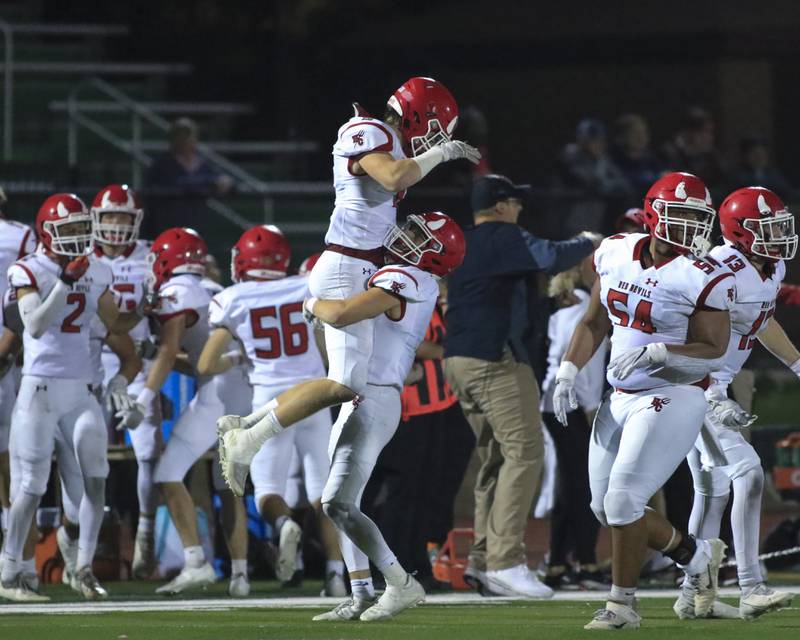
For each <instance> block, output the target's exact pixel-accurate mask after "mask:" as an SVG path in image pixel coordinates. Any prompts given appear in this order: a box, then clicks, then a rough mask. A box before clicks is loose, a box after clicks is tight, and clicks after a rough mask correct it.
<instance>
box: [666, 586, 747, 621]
mask: <svg viewBox="0 0 800 640" xmlns="http://www.w3.org/2000/svg"><path fill="white" fill-rule="evenodd" d="M694 596H695V590H694V589H693V588H692V586H691V584H690V583H689V581H688V580H687V581H686V584H684V585H683V587H682V588H681V593H680V595H679V596H678V599H677V600H676V601H675V604H673V605H672V610H673V611H674V612H675V615H676V616H678V618H680V619H681V620H694V619H695V618H696V617H697V616H695V614H694ZM706 617H708V618H715V619H718V620H733V619H735V618H738V617H739V609H737V608H736V607H732V606H731V605H729V604H726V603H724V602H721V601H720V600H714V604H713V605H712V606H711V612H710V613H709V614H708V616H706Z"/></svg>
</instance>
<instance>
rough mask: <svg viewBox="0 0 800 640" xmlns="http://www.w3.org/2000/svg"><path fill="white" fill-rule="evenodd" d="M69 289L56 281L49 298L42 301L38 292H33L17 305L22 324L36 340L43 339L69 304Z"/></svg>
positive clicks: (59, 281)
mask: <svg viewBox="0 0 800 640" xmlns="http://www.w3.org/2000/svg"><path fill="white" fill-rule="evenodd" d="M68 291H69V287H68V286H67V285H66V284H65V283H64V282H62V281H61V280H56V283H55V285H53V288H52V289H51V290H50V293H49V294H48V295H47V297H46V298H45V299H44V300H42V298H41V297H40V296H39V292H38V291H31V292H29V293H27V294H26V295H24V296H22V298H21V299H20V300H19V302H18V303H17V304H18V306H19V313H20V317H21V318H22V324H23V325H25V329H27V331H28V333H30V334H31V335H32V336H33V337H34V338H41V337H42V335H43V334H44V332H45V330H46V329H47V327H49V326H50V324H51V323H52V322H53V320H54V319H55V317H56V315H57V314H58V313H59V312H60V311H61V310H62V309H63V308H64V305H65V304H66V303H67V292H68Z"/></svg>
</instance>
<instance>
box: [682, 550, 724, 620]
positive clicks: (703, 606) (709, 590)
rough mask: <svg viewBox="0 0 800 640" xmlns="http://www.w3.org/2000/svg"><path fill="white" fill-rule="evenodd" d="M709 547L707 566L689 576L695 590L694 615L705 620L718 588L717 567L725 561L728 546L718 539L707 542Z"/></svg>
mask: <svg viewBox="0 0 800 640" xmlns="http://www.w3.org/2000/svg"><path fill="white" fill-rule="evenodd" d="M707 542H708V544H709V546H710V547H711V557H710V558H709V559H708V565H706V568H705V569H703V571H701V572H700V573H698V574H696V575H693V576H689V582H690V583H691V586H692V587H693V588H694V589H695V594H694V615H695V617H697V618H707V617H708V616H709V614H710V613H711V609H712V607H713V606H714V601H715V600H716V599H717V588H718V586H719V566H720V565H721V564H722V561H723V560H724V559H725V550H726V549H727V548H728V546H727V545H726V544H725V543H724V542H723V541H722V540H720V539H719V538H712V539H711V540H708V541H707Z"/></svg>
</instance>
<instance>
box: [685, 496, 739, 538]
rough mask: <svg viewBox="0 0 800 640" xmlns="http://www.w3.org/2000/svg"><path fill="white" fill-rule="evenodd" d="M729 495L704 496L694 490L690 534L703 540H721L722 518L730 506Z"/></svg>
mask: <svg viewBox="0 0 800 640" xmlns="http://www.w3.org/2000/svg"><path fill="white" fill-rule="evenodd" d="M728 497H729V494H725V495H724V496H704V495H702V494H701V493H699V492H698V491H697V488H696V487H695V490H694V502H693V503H692V515H691V516H689V533H691V534H692V535H693V536H694V537H695V538H699V539H701V540H710V539H711V538H719V531H720V528H721V525H722V516H723V515H725V507H727V506H728Z"/></svg>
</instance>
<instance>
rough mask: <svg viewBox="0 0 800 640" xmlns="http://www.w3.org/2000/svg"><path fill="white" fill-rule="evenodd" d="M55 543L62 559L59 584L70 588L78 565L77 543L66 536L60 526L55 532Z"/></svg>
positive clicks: (64, 530)
mask: <svg viewBox="0 0 800 640" xmlns="http://www.w3.org/2000/svg"><path fill="white" fill-rule="evenodd" d="M56 542H57V543H58V550H59V551H60V552H61V557H62V558H63V559H64V571H62V572H61V582H63V583H64V584H66V585H68V586H71V585H72V582H73V577H74V576H75V567H76V565H77V564H78V541H77V540H73V539H72V538H70V537H69V535H67V530H66V529H65V528H64V527H63V526H61V527H59V528H58V529H57V530H56Z"/></svg>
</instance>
